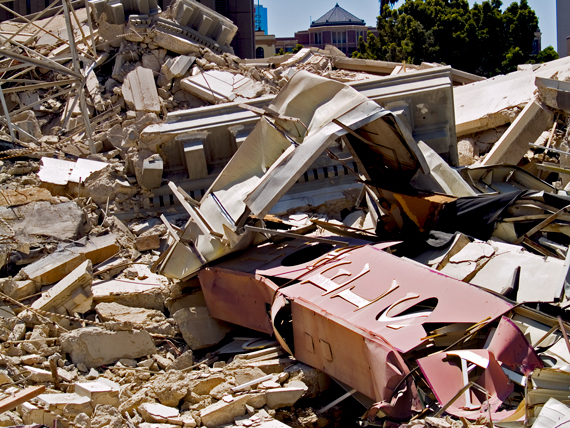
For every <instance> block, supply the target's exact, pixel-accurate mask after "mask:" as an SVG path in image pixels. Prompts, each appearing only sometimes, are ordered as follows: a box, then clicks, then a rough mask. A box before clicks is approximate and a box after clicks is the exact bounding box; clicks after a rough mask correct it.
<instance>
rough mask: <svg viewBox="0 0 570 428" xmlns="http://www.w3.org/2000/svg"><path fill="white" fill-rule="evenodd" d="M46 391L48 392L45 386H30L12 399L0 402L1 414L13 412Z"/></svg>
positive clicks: (8, 398)
mask: <svg viewBox="0 0 570 428" xmlns="http://www.w3.org/2000/svg"><path fill="white" fill-rule="evenodd" d="M45 390H46V387H45V385H40V386H29V387H27V388H26V389H24V390H22V391H20V392H17V393H16V394H14V395H12V396H11V397H7V398H4V399H3V400H0V413H4V412H7V411H8V410H12V409H14V408H16V407H18V406H19V405H20V404H23V403H25V402H26V401H29V400H31V399H32V398H34V397H37V396H38V395H40V394H41V393H42V392H44V391H45Z"/></svg>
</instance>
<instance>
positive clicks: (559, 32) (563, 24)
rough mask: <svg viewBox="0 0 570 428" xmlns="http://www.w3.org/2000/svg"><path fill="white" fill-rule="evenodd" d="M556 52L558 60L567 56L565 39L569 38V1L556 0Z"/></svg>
mask: <svg viewBox="0 0 570 428" xmlns="http://www.w3.org/2000/svg"><path fill="white" fill-rule="evenodd" d="M556 36H557V37H556V43H557V46H556V50H557V51H558V55H560V58H562V57H565V56H568V47H567V44H566V39H567V38H568V37H569V36H570V0H556Z"/></svg>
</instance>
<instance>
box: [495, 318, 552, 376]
mask: <svg viewBox="0 0 570 428" xmlns="http://www.w3.org/2000/svg"><path fill="white" fill-rule="evenodd" d="M489 352H491V353H492V354H493V355H494V356H495V358H496V359H497V361H499V362H501V363H502V364H504V365H505V366H506V367H508V368H509V369H510V370H513V371H515V372H517V373H520V374H524V375H525V376H526V375H529V374H531V373H532V372H533V371H534V369H541V368H543V367H544V365H543V364H542V361H541V359H540V358H539V357H538V355H537V353H536V351H535V350H534V348H533V347H532V346H531V345H530V344H529V343H528V341H527V340H526V337H525V336H524V334H523V333H522V331H520V329H519V328H518V327H517V325H516V324H515V323H514V322H513V321H511V320H510V319H508V318H506V317H503V318H501V322H500V323H499V326H498V327H497V331H496V332H495V335H494V336H493V339H492V340H491V343H490V344H489Z"/></svg>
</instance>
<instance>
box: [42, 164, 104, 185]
mask: <svg viewBox="0 0 570 428" xmlns="http://www.w3.org/2000/svg"><path fill="white" fill-rule="evenodd" d="M40 161H41V165H42V166H41V167H40V172H39V173H38V177H39V178H40V180H41V181H42V182H44V183H51V184H57V185H62V186H65V185H67V184H68V183H69V182H72V183H81V182H83V181H84V180H85V179H86V178H87V177H89V176H90V175H91V174H92V173H93V172H95V171H100V170H102V169H103V168H105V167H106V166H108V165H109V164H108V163H106V162H99V161H94V160H90V159H81V158H80V159H77V161H76V162H71V161H67V160H63V159H53V158H47V157H42V158H41V160H40Z"/></svg>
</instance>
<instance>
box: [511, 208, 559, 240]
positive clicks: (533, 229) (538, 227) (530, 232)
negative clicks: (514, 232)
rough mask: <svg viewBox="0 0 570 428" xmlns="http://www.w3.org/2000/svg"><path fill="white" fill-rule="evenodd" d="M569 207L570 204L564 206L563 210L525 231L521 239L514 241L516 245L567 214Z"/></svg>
mask: <svg viewBox="0 0 570 428" xmlns="http://www.w3.org/2000/svg"><path fill="white" fill-rule="evenodd" d="M568 209H570V205H567V206H565V207H564V208H562V209H561V210H559V211H557V212H555V213H554V214H552V215H551V216H550V217H548V218H547V219H546V220H544V221H542V222H540V223H539V224H537V225H536V226H535V227H533V228H532V229H530V230H529V231H528V232H527V233H525V234H524V235H523V236H521V237H520V238H519V239H517V240H516V241H515V242H514V243H515V245H520V244H521V243H522V242H523V241H524V240H525V239H526V238H530V237H531V236H532V235H534V234H535V233H536V232H538V231H540V230H542V229H543V228H545V227H546V226H548V225H549V224H550V223H552V222H553V221H554V220H556V219H557V218H559V217H560V216H561V215H563V214H565V213H566V212H568Z"/></svg>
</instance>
